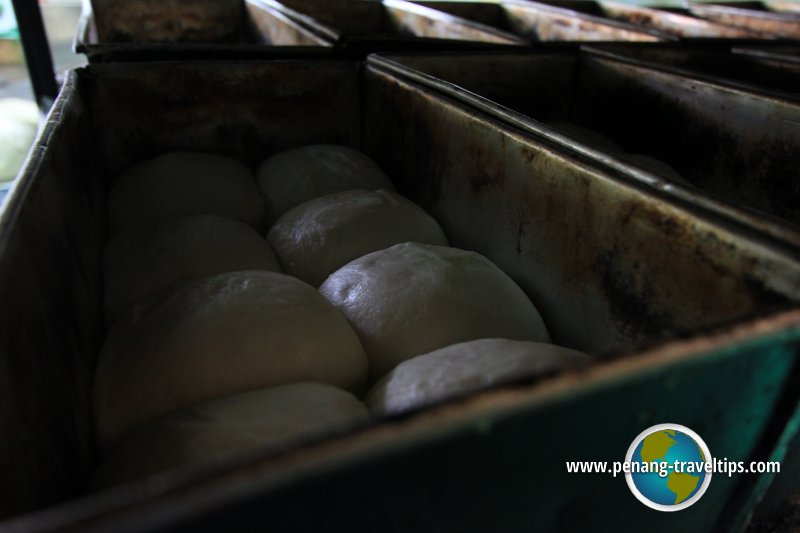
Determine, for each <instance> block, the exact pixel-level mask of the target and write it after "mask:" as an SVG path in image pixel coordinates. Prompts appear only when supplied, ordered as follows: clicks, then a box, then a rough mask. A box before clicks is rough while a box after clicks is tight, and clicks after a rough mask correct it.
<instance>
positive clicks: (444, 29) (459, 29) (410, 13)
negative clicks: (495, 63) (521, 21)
mask: <svg viewBox="0 0 800 533" xmlns="http://www.w3.org/2000/svg"><path fill="white" fill-rule="evenodd" d="M265 2H266V3H267V5H269V6H270V7H272V8H274V9H275V10H277V11H280V12H281V13H284V14H285V15H286V16H287V17H288V18H291V19H292V20H294V21H296V22H298V23H299V24H302V25H304V26H306V27H307V28H309V29H311V30H313V31H314V32H316V33H317V34H319V35H322V36H324V37H325V38H327V39H329V40H331V41H332V42H335V43H337V44H339V45H341V46H350V47H357V48H361V49H365V50H372V51H375V50H385V49H386V48H387V47H391V48H397V47H398V46H402V45H406V46H407V45H408V44H409V43H415V42H416V43H419V42H420V41H422V42H423V43H428V45H433V44H438V46H439V47H441V46H452V45H453V42H456V43H457V42H470V41H471V42H481V43H484V44H487V45H488V44H494V45H507V46H521V45H524V44H526V41H525V40H524V39H521V38H520V37H518V36H516V35H514V34H512V33H508V32H504V31H501V30H498V29H496V28H493V27H491V26H487V25H484V24H480V23H476V22H474V21H471V20H467V19H464V18H461V17H457V16H452V15H450V14H447V13H444V12H441V11H439V10H435V9H430V8H426V7H424V6H421V5H417V4H415V3H411V2H405V1H403V0H386V1H385V2H376V1H373V0H329V1H319V0H316V1H307V0H282V1H278V0H265ZM418 45H419V44H418Z"/></svg>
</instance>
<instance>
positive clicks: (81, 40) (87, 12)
mask: <svg viewBox="0 0 800 533" xmlns="http://www.w3.org/2000/svg"><path fill="white" fill-rule="evenodd" d="M268 1H269V0H244V2H246V3H249V4H252V5H255V6H257V7H259V8H261V9H265V10H268V9H270V8H269V7H268V6H267V2H268ZM81 6H82V9H81V15H80V18H79V19H78V25H77V28H76V31H75V35H74V36H73V39H72V50H73V51H74V52H75V53H76V54H83V55H85V56H86V57H87V59H88V60H89V61H90V62H91V63H94V62H101V61H102V60H103V58H105V57H107V56H116V55H126V56H131V58H132V59H134V60H136V59H138V55H141V54H145V55H146V54H155V53H158V52H167V53H181V54H183V53H186V54H195V53H197V54H202V53H208V52H214V53H219V54H228V55H230V56H235V55H236V54H237V53H241V54H243V55H248V54H250V55H255V54H258V53H260V52H263V53H265V54H268V53H269V52H267V50H269V49H275V50H280V49H281V48H283V49H285V48H287V47H279V46H273V45H269V44H260V43H220V44H214V43H103V42H97V43H92V42H90V37H89V34H90V31H91V28H92V26H93V25H94V12H93V10H92V4H91V1H90V0H81ZM272 11H273V14H274V15H275V16H276V17H283V18H286V19H288V22H290V23H294V24H297V22H296V21H293V20H291V19H290V18H289V17H287V16H286V15H284V14H283V13H281V12H279V11H278V10H276V9H273V10H272ZM302 29H303V30H305V31H308V32H309V37H311V38H314V39H316V40H317V41H318V42H319V46H320V47H331V46H333V44H334V43H333V42H332V41H331V40H330V39H326V38H325V37H324V36H321V35H318V34H316V33H313V32H311V30H309V29H308V28H305V27H303V28H302ZM298 48H299V47H298Z"/></svg>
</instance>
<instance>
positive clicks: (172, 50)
mask: <svg viewBox="0 0 800 533" xmlns="http://www.w3.org/2000/svg"><path fill="white" fill-rule="evenodd" d="M95 1H96V2H97V0H95ZM226 1H227V0H226ZM114 2H116V3H117V4H119V2H118V1H117V0H114ZM238 4H240V7H241V13H240V15H241V20H240V21H239V22H238V24H234V23H232V22H230V21H229V22H228V25H229V26H231V33H229V34H226V35H221V36H220V38H219V40H218V41H216V42H197V41H194V42H192V41H187V40H179V39H180V38H181V36H182V34H181V31H180V27H181V24H180V15H181V11H180V10H168V9H165V10H164V13H163V18H162V19H157V20H162V26H161V27H160V30H161V31H162V34H161V36H162V37H163V34H167V33H169V30H170V29H171V28H174V30H173V31H174V35H173V36H172V37H171V38H169V37H163V38H165V39H169V40H166V41H164V42H156V41H154V40H152V39H148V40H140V41H134V40H132V39H133V38H134V37H141V38H142V39H144V38H145V36H146V35H147V33H146V30H147V29H148V28H149V26H146V25H145V26H144V28H141V29H137V33H135V34H131V33H130V31H131V30H127V27H126V26H125V25H124V24H123V25H122V28H121V29H118V28H117V27H116V26H115V20H114V18H113V17H109V16H105V17H103V16H100V14H99V13H95V12H94V10H93V6H92V4H91V3H90V2H89V1H88V0H84V2H83V12H82V14H81V18H80V20H79V22H78V29H77V32H76V34H75V40H74V44H73V48H74V49H75V51H76V52H77V53H81V54H85V55H86V56H87V58H88V59H89V61H90V62H100V61H141V60H160V61H163V60H170V59H175V60H177V59H191V58H195V59H196V58H203V59H214V58H221V59H224V58H251V59H252V58H258V57H269V56H270V55H274V54H275V53H276V50H275V48H285V47H286V46H292V47H298V48H305V49H306V52H307V53H308V54H312V55H313V54H316V55H323V54H329V53H330V51H323V50H314V48H324V47H331V46H332V43H331V42H330V41H327V40H326V39H324V38H323V37H320V36H319V35H317V34H315V33H313V32H311V31H309V30H308V29H306V28H304V27H303V26H301V25H299V24H297V23H296V22H294V21H292V20H290V19H288V18H286V17H285V16H284V15H282V14H281V13H279V12H277V11H275V10H274V9H272V8H270V7H269V6H266V5H264V4H263V3H262V2H261V1H260V0H239V1H238ZM123 5H125V6H135V3H126V4H123ZM208 6H213V3H212V4H210V3H209V2H208V1H205V2H200V3H198V4H196V6H195V7H194V9H195V10H200V11H201V12H202V10H203V9H204V8H206V7H208ZM209 10H210V13H208V15H207V17H208V19H209V21H213V18H212V17H213V15H214V14H216V13H215V12H214V10H213V9H209ZM123 13H124V12H123ZM189 15H193V16H197V15H196V13H190V14H184V16H189ZM170 17H171V18H170ZM164 19H166V20H168V21H169V23H167V22H163V20H164ZM103 25H105V26H106V28H105V29H101V28H103ZM98 26H100V28H98ZM212 26H213V25H212ZM126 32H127V33H126ZM284 52H285V50H282V51H280V52H278V53H284Z"/></svg>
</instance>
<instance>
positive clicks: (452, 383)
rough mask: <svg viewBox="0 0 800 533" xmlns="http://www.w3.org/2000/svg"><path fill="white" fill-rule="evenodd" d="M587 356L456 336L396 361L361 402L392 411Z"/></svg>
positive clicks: (580, 362)
mask: <svg viewBox="0 0 800 533" xmlns="http://www.w3.org/2000/svg"><path fill="white" fill-rule="evenodd" d="M588 362H589V356H588V355H586V354H584V353H582V352H576V351H574V350H570V349H568V348H562V347H560V346H555V345H552V344H545V343H540V342H524V341H512V340H508V339H481V340H477V341H469V342H462V343H459V344H453V345H452V346H448V347H446V348H442V349H440V350H434V351H432V352H430V353H427V354H425V355H418V356H417V357H414V358H413V359H409V360H408V361H404V362H402V363H400V364H399V365H398V366H397V367H396V368H395V369H394V370H392V371H391V372H389V373H388V374H386V375H385V376H384V377H383V378H382V379H381V380H380V381H379V382H378V383H377V384H376V385H375V386H374V387H373V388H372V390H371V391H370V392H369V394H368V395H367V400H366V403H367V407H369V410H370V411H371V412H372V414H373V415H376V416H382V415H395V414H400V413H403V412H406V411H410V410H412V409H417V408H419V407H424V406H426V405H430V404H433V403H436V402H439V401H441V400H445V399H447V398H454V397H457V396H463V395H465V394H468V393H471V392H475V391H478V390H481V389H485V388H487V387H491V386H492V385H497V384H499V383H507V382H510V381H514V380H518V379H530V378H534V377H538V376H542V375H545V374H552V373H554V372H558V371H561V370H566V369H568V368H573V367H576V366H580V365H583V364H586V363H588Z"/></svg>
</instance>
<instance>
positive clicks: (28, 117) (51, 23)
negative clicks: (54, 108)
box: [0, 0, 85, 200]
mask: <svg viewBox="0 0 800 533" xmlns="http://www.w3.org/2000/svg"><path fill="white" fill-rule="evenodd" d="M39 5H40V6H41V9H42V16H43V18H44V23H45V29H46V31H47V37H48V40H49V42H50V51H51V53H52V55H53V62H54V64H55V68H56V72H58V73H62V72H64V71H65V70H67V69H70V68H73V67H76V66H80V65H81V64H82V63H83V62H84V61H85V59H84V56H79V55H76V54H74V53H73V52H72V39H73V36H74V35H75V27H76V25H77V23H78V18H79V17H80V12H81V3H80V0H43V1H41V2H39ZM60 77H61V75H60V74H59V78H60ZM40 120H41V117H40V113H39V109H38V107H37V105H36V103H35V102H34V96H33V90H32V89H31V82H30V79H29V78H28V71H27V69H26V66H25V57H24V54H23V53H22V47H21V45H20V41H19V31H18V30H17V22H16V17H15V15H14V9H13V7H12V4H11V0H0V200H2V198H4V197H5V195H6V192H7V191H8V188H9V187H10V185H11V182H12V181H13V179H14V177H15V176H16V174H17V171H18V170H19V168H20V167H21V165H22V163H23V162H24V160H25V156H26V155H27V153H28V149H29V148H30V145H31V143H32V142H33V139H34V137H35V136H36V132H37V130H38V126H39V122H40Z"/></svg>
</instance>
